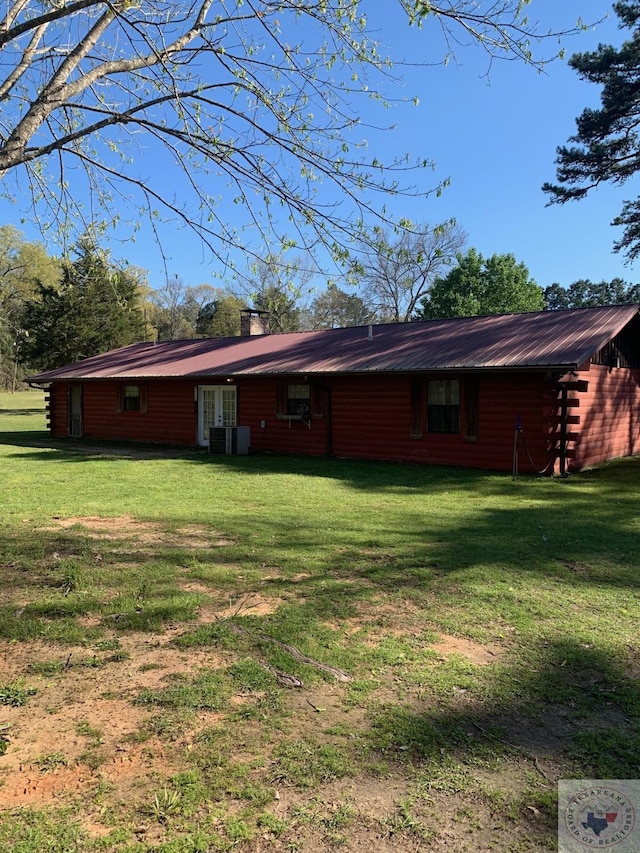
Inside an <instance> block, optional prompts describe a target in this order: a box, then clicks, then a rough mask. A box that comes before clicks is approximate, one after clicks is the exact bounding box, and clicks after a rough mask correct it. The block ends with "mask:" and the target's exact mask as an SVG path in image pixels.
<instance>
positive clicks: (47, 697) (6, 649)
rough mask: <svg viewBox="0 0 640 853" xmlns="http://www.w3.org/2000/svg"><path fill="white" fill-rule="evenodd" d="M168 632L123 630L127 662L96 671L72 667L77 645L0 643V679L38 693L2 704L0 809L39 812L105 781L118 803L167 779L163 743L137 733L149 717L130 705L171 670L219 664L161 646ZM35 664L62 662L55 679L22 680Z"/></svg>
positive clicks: (79, 652)
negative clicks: (116, 794) (3, 736)
mask: <svg viewBox="0 0 640 853" xmlns="http://www.w3.org/2000/svg"><path fill="white" fill-rule="evenodd" d="M175 633H177V631H176V632H171V631H168V632H165V633H164V634H162V635H160V634H158V635H148V634H127V635H125V636H123V637H121V638H119V642H120V647H121V649H122V651H124V652H126V653H127V654H128V655H129V658H128V659H127V660H119V661H114V662H112V663H105V664H104V665H102V666H100V667H99V668H94V667H91V666H89V667H87V666H81V665H78V666H76V665H74V664H75V663H76V662H78V663H80V662H81V661H85V660H87V658H90V657H91V652H90V651H88V650H87V649H86V648H83V647H78V648H75V647H73V648H69V647H64V648H62V647H59V648H56V647H52V646H50V645H45V644H44V643H40V642H28V643H20V644H9V643H7V642H2V643H0V682H2V683H13V682H16V681H17V680H18V679H19V680H20V681H21V682H22V683H23V684H24V685H25V687H35V688H36V689H37V693H36V694H35V695H34V696H32V697H30V698H29V701H28V702H27V703H26V704H25V705H23V706H22V707H17V708H14V707H8V706H2V707H1V708H0V723H8V724H9V725H10V728H9V729H8V732H7V734H8V740H9V745H8V749H7V752H6V754H5V755H3V756H1V757H0V808H10V807H14V806H19V805H26V804H29V805H35V806H42V805H45V804H46V803H48V802H51V801H52V800H53V799H56V800H59V799H60V798H61V797H62V796H64V797H68V796H73V795H74V794H77V793H78V792H80V791H82V790H87V789H90V788H92V787H95V786H97V785H98V784H99V783H100V782H101V781H104V780H105V779H106V780H107V781H109V782H111V783H113V784H114V785H116V787H117V789H118V792H119V796H120V797H122V796H123V789H126V790H127V791H128V792H129V793H128V794H127V796H129V795H133V793H135V792H137V793H136V797H139V796H144V793H145V792H147V791H148V789H149V788H150V786H151V785H152V784H153V783H154V780H156V779H158V778H160V779H164V778H167V777H168V776H170V775H171V774H172V773H175V772H176V770H177V769H178V768H177V767H176V765H175V759H174V758H172V757H171V756H169V755H168V754H167V753H166V749H165V746H164V745H163V742H162V741H161V740H160V739H158V738H155V737H152V736H149V735H148V733H146V734H145V733H144V732H145V724H146V723H147V722H148V720H149V718H150V717H151V716H152V715H153V711H151V710H149V709H147V708H145V707H140V706H136V705H134V704H133V703H132V701H131V700H132V699H133V698H134V697H135V696H136V695H138V694H139V692H140V691H141V690H143V689H145V688H148V689H155V688H158V687H160V686H162V685H163V684H164V683H165V682H166V680H167V678H168V677H170V676H171V675H172V674H176V673H185V672H194V671H197V670H198V669H201V668H204V667H216V666H219V665H224V663H225V662H224V661H222V660H221V659H220V658H219V657H218V656H216V654H215V653H214V652H213V651H212V650H211V649H189V650H188V651H182V650H179V649H174V648H172V647H171V646H168V645H167V644H168V642H169V641H170V639H171V637H172V636H173V635H175ZM104 654H105V653H100V654H99V655H98V656H104ZM38 662H40V663H51V662H53V663H55V662H58V663H60V664H61V665H62V666H63V667H64V665H65V662H68V664H69V665H68V667H67V668H66V669H63V670H62V672H58V673H56V675H55V677H54V676H52V677H47V676H42V675H28V674H27V675H25V673H28V667H29V665H30V664H33V663H38ZM203 720H204V717H203ZM138 740H142V742H141V743H140V742H138ZM88 756H89V757H90V758H91V760H89V757H88Z"/></svg>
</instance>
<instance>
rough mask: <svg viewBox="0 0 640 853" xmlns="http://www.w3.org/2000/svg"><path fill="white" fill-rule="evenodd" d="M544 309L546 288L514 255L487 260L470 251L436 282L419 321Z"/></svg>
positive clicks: (495, 256) (460, 257)
mask: <svg viewBox="0 0 640 853" xmlns="http://www.w3.org/2000/svg"><path fill="white" fill-rule="evenodd" d="M544 307H545V303H544V292H543V290H542V288H541V287H540V286H539V285H537V284H536V283H535V281H534V280H533V279H532V278H530V277H529V270H528V269H527V267H526V266H525V265H524V264H523V263H518V262H517V261H516V259H515V257H514V256H513V255H510V254H506V255H492V256H491V257H490V258H486V259H485V258H483V256H482V255H481V254H480V252H477V251H476V250H475V249H470V250H469V252H467V254H466V255H458V266H456V267H454V268H453V269H452V270H451V271H450V272H449V273H448V274H447V275H446V276H445V277H444V278H438V279H437V280H436V281H435V282H434V284H433V287H432V288H431V290H430V291H429V295H428V296H427V297H426V298H425V299H423V300H422V308H421V310H420V311H418V312H416V315H415V319H418V320H440V319H444V318H447V317H473V316H476V315H478V314H510V313H512V312H518V311H541V310H542V309H543V308H544Z"/></svg>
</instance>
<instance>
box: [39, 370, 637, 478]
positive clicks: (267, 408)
mask: <svg viewBox="0 0 640 853" xmlns="http://www.w3.org/2000/svg"><path fill="white" fill-rule="evenodd" d="M441 376H442V374H440V377H441ZM447 376H448V378H457V379H459V380H460V387H461V403H460V410H461V424H460V431H459V433H457V434H448V433H432V432H429V431H428V429H427V424H426V405H427V394H426V390H425V391H424V392H423V393H422V394H417V393H416V387H417V385H419V384H420V383H424V385H423V387H424V389H426V387H427V382H428V379H429V378H437V375H436V374H419V375H416V374H413V375H406V376H382V375H378V376H331V377H325V378H324V379H322V378H317V377H316V378H314V379H313V380H310V381H311V382H312V384H313V385H314V388H313V399H314V405H313V406H312V412H311V416H310V417H309V418H308V419H307V420H306V421H303V420H290V419H288V418H286V417H282V416H278V415H277V400H278V393H281V390H280V391H279V390H278V389H279V386H280V387H281V385H282V383H287V382H291V383H294V384H296V383H300V382H301V379H300V377H299V376H291V377H279V378H278V379H277V380H276V379H274V378H268V377H265V378H247V379H240V380H238V382H237V383H236V385H237V389H238V392H237V393H238V397H237V399H238V424H239V425H241V426H248V427H249V428H250V431H251V449H252V450H253V451H257V452H275V453H298V454H305V455H324V454H327V453H331V454H332V455H334V456H338V457H353V458H362V459H380V460H388V461H398V462H414V463H421V464H429V465H433V464H436V465H459V466H464V467H472V468H483V469H488V470H501V471H510V470H511V469H512V465H513V447H514V434H515V424H516V419H518V422H519V423H520V425H521V427H522V434H523V435H524V436H525V439H526V449H528V453H526V451H525V448H524V446H523V443H522V442H519V444H518V467H519V471H520V473H523V474H524V473H530V472H533V471H534V470H536V469H537V470H542V469H544V468H545V466H547V465H548V463H549V461H550V459H551V458H553V455H554V452H555V451H557V448H558V446H559V445H558V435H559V426H558V423H559V399H560V395H559V392H558V390H557V387H556V386H555V384H554V382H553V380H552V379H551V378H550V377H549V376H548V375H546V374H544V373H537V374H536V373H520V374H518V373H513V374H505V373H503V374H500V373H490V372H486V373H481V374H474V381H475V382H477V392H476V393H477V400H478V423H477V436H476V437H474V438H465V437H464V423H463V422H462V415H463V413H464V405H465V400H464V388H465V382H464V379H465V377H464V375H463V374H459V375H456V374H453V373H452V374H448V375H447ZM579 377H580V379H586V380H587V382H588V386H587V389H586V390H582V391H571V393H570V394H569V398H570V399H569V405H570V409H569V413H570V415H571V421H572V422H571V425H570V426H569V427H568V429H569V430H570V434H571V439H570V441H569V442H568V444H567V447H568V449H569V453H568V459H567V470H570V471H571V470H573V471H577V470H580V469H581V468H584V467H585V466H588V465H594V464H597V463H598V462H601V461H603V460H604V459H610V458H613V457H616V456H628V455H632V454H639V453H640V370H631V369H628V368H610V367H606V366H603V365H590V366H589V367H588V369H585V370H582V371H580V373H579ZM219 383H220V380H218V379H216V378H215V377H202V378H200V379H198V380H194V379H189V380H185V379H175V380H172V379H165V380H148V381H147V382H145V383H144V384H145V385H146V399H147V412H146V413H143V412H141V411H117V408H118V393H119V387H120V385H121V384H122V383H118V382H112V381H100V382H98V381H93V382H84V383H82V385H83V396H82V401H83V437H84V438H95V439H110V440H116V441H118V440H121V441H125V440H126V441H141V442H156V443H162V444H176V445H185V446H189V447H195V446H196V445H197V403H196V402H195V399H194V389H195V388H196V387H197V386H198V385H200V384H204V385H206V384H219ZM127 384H136V383H135V382H134V381H129V382H128V383H127ZM139 384H142V383H139ZM412 401H413V407H412ZM416 401H418V402H419V405H420V406H421V407H422V409H423V411H422V412H421V413H420V418H421V421H422V425H423V429H422V432H421V434H420V433H418V432H417V430H416V423H417V416H416V411H415V407H416ZM67 405H68V384H67V383H64V382H56V383H54V384H53V385H52V387H51V389H50V403H49V413H50V424H51V432H52V434H53V435H55V436H66V435H67V431H68V413H67ZM529 456H531V459H532V460H533V465H532V464H531V461H530V459H529ZM555 470H556V471H557V470H558V465H557V462H556V464H555Z"/></svg>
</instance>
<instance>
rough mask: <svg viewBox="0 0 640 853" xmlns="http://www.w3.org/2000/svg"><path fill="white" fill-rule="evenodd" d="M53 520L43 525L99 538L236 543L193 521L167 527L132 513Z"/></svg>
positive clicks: (180, 543)
mask: <svg viewBox="0 0 640 853" xmlns="http://www.w3.org/2000/svg"><path fill="white" fill-rule="evenodd" d="M53 521H54V523H53V524H52V525H51V526H49V527H43V528H41V529H43V530H48V531H56V530H69V529H79V530H81V531H82V532H83V533H84V534H85V535H86V536H88V537H89V538H90V539H93V540H95V541H101V540H105V539H106V540H108V541H118V540H123V539H124V540H130V539H135V540H136V542H138V543H140V544H141V545H149V544H158V543H160V542H161V543H162V544H164V545H168V546H175V547H180V548H193V549H194V550H195V549H197V550H200V549H205V548H213V547H221V546H223V545H231V544H233V541H232V540H230V539H228V538H225V537H224V536H222V534H220V533H218V532H216V531H214V530H210V529H209V528H207V527H206V526H204V525H198V524H189V525H185V526H183V527H180V528H177V529H176V530H167V528H166V527H165V526H163V525H162V524H159V523H157V522H153V521H142V520H140V519H138V518H134V517H133V516H131V515H121V516H117V517H113V518H102V517H100V516H91V515H89V516H72V517H71V518H56V519H54V520H53Z"/></svg>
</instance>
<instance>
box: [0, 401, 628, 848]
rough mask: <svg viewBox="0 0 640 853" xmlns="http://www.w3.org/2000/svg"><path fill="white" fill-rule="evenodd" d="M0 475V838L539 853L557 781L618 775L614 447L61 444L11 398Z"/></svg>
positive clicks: (617, 483) (27, 842) (623, 682)
mask: <svg viewBox="0 0 640 853" xmlns="http://www.w3.org/2000/svg"><path fill="white" fill-rule="evenodd" d="M505 452H506V453H507V454H508V453H509V452H510V451H509V448H507V449H506V450H505ZM0 483H1V484H2V501H1V503H0V582H1V584H2V585H1V587H0V652H1V654H0V660H4V661H5V664H3V667H4V668H3V669H0V752H3V753H4V754H2V755H0V807H1V808H2V809H3V811H2V812H0V849H4V848H7V849H12V850H14V851H18V853H42V851H45V853H46V852H47V851H50V853H58V851H60V853H62V851H65V853H67V851H69V852H70V853H76V851H99V850H109V851H111V850H113V851H118V853H122V851H127V853H152V851H153V853H196V851H202V853H204V851H214V850H216V851H217V850H231V849H234V850H240V851H262V850H267V849H268V850H283V851H284V850H286V851H296V850H300V851H322V850H334V849H342V850H346V851H348V850H352V849H353V850H356V849H362V848H363V847H364V846H365V845H367V846H368V847H369V849H371V850H375V851H385V850H387V849H388V850H437V849H440V846H442V849H444V847H445V846H446V849H447V851H454V853H455V851H463V850H468V851H475V853H478V851H480V853H482V851H490V850H495V851H500V853H502V851H547V850H552V849H555V844H556V822H557V807H556V783H557V780H558V779H559V778H589V777H596V778H616V779H624V778H638V777H640V758H639V756H640V724H639V714H638V711H639V709H640V690H639V682H638V680H637V677H638V676H639V675H640V639H639V635H638V627H637V626H638V624H639V618H640V599H639V596H638V587H639V584H640V574H639V572H638V567H639V566H640V535H639V534H640V489H639V486H640V460H637V459H634V460H621V461H616V462H612V463H610V464H608V465H606V466H603V467H602V468H600V469H598V470H594V471H588V472H585V473H583V474H581V475H578V476H574V477H571V478H569V479H567V480H555V479H534V478H528V477H521V478H520V479H519V480H518V481H517V482H513V481H512V479H511V477H510V476H508V475H504V474H491V473H483V472H473V471H464V470H455V469H451V468H426V467H414V466H408V465H392V464H377V463H366V462H354V461H349V460H326V459H305V458H298V457H281V456H267V455H265V456H248V457H236V458H233V457H228V458H227V457H214V456H210V455H208V454H205V453H196V452H182V453H180V452H176V451H175V449H168V450H167V452H166V453H161V452H159V451H158V449H157V448H141V449H137V448H132V447H124V448H118V447H115V446H113V445H106V444H105V445H103V446H96V445H95V444H94V443H92V444H91V445H88V444H87V445H84V444H83V443H82V442H76V443H74V444H65V443H64V442H53V441H51V440H50V439H49V437H48V433H47V432H46V431H45V429H44V414H43V404H42V395H40V394H38V393H36V392H23V393H19V394H15V395H6V394H3V395H0ZM294 685H297V686H294ZM300 685H301V686H300ZM34 721H35V722H34ZM38 729H39V730H40V731H47V730H49V731H52V732H55V733H56V735H55V737H54V738H53V740H52V741H51V742H50V743H48V744H47V742H46V739H45V740H43V742H42V743H41V742H40V741H39V739H38V738H39V732H38ZM50 740H51V739H50ZM21 774H22V775H21ZM25 779H26V780H27V782H28V784H27V782H25V781H24V780H25ZM23 783H24V785H23ZM29 786H30V787H29ZM23 790H24V791H27V793H26V794H24V795H23V794H22V793H21V791H23Z"/></svg>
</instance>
